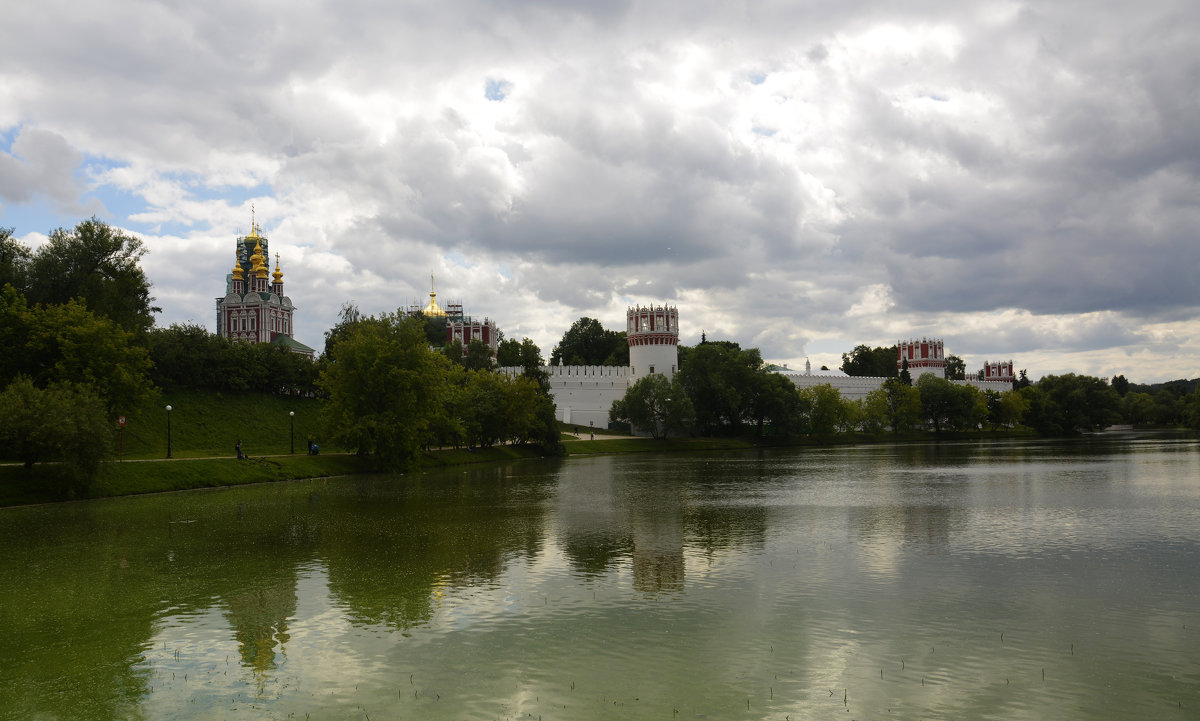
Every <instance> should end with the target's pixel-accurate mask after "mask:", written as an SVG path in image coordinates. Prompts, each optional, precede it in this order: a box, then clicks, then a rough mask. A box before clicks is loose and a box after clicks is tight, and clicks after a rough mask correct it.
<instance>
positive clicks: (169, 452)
mask: <svg viewBox="0 0 1200 721" xmlns="http://www.w3.org/2000/svg"><path fill="white" fill-rule="evenodd" d="M170 457H171V406H169V405H168V406H167V458H170Z"/></svg>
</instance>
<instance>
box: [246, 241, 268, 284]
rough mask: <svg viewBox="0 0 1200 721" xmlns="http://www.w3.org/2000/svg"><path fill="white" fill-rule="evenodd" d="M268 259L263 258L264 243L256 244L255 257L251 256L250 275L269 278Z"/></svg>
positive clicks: (258, 242) (257, 242)
mask: <svg viewBox="0 0 1200 721" xmlns="http://www.w3.org/2000/svg"><path fill="white" fill-rule="evenodd" d="M266 260H267V259H266V258H264V257H263V252H262V241H261V240H259V241H256V242H255V243H254V255H252V256H250V263H251V265H250V274H251V275H253V276H254V277H255V278H266V277H267V266H266Z"/></svg>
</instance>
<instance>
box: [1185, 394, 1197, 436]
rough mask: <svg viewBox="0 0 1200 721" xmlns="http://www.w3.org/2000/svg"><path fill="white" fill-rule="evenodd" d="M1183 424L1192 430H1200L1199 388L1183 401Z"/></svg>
mask: <svg viewBox="0 0 1200 721" xmlns="http://www.w3.org/2000/svg"><path fill="white" fill-rule="evenodd" d="M1183 424H1184V425H1185V426H1186V427H1188V428H1191V429H1192V430H1200V386H1197V387H1196V390H1195V391H1194V392H1193V393H1191V394H1190V395H1188V396H1187V398H1185V399H1184V406H1183Z"/></svg>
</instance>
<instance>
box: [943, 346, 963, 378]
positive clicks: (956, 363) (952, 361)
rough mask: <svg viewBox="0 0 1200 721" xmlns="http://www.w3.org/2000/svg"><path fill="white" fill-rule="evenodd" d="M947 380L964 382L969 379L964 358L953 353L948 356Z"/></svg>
mask: <svg viewBox="0 0 1200 721" xmlns="http://www.w3.org/2000/svg"><path fill="white" fill-rule="evenodd" d="M945 376H946V380H950V381H962V380H966V379H967V363H966V361H964V360H963V359H962V358H959V357H958V356H956V355H954V354H953V353H951V354H950V355H948V356H946V370H945Z"/></svg>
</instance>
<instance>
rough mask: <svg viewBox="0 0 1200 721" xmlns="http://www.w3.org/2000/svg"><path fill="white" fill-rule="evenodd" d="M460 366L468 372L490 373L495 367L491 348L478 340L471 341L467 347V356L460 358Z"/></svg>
mask: <svg viewBox="0 0 1200 721" xmlns="http://www.w3.org/2000/svg"><path fill="white" fill-rule="evenodd" d="M462 364H463V367H465V368H466V369H467V370H469V371H490V370H492V369H493V368H495V367H496V362H495V361H494V360H493V359H492V348H491V346H489V345H488V344H487V343H484V342H483V341H480V340H473V341H471V342H470V343H469V344H468V345H467V354H466V355H465V356H462Z"/></svg>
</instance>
